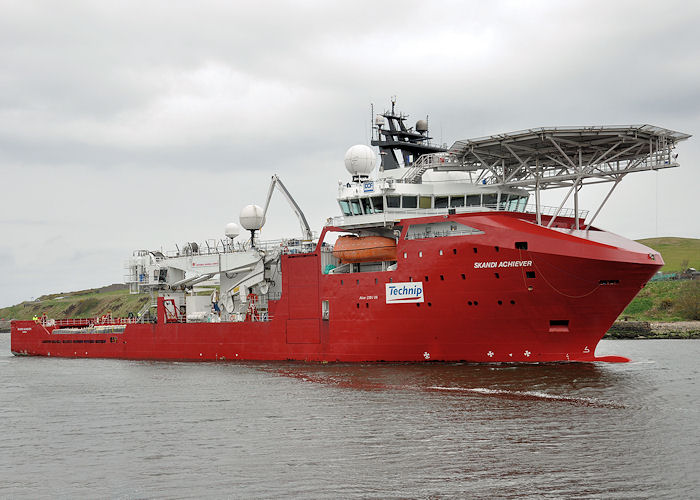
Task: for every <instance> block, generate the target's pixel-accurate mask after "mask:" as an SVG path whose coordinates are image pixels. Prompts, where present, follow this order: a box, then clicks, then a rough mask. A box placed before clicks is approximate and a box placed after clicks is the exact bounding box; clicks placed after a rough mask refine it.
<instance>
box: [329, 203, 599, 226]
mask: <svg viewBox="0 0 700 500" xmlns="http://www.w3.org/2000/svg"><path fill="white" fill-rule="evenodd" d="M557 210H558V211H559V213H558V215H557V218H574V217H576V211H575V210H574V209H573V208H561V209H559V207H553V206H546V205H540V214H542V215H544V216H554V215H555V214H557ZM482 211H500V212H517V213H527V214H535V213H537V206H536V205H534V204H531V205H524V204H522V203H512V202H505V201H504V202H501V203H488V204H484V205H470V206H461V207H445V208H387V209H385V210H384V211H383V212H380V213H374V214H365V215H353V216H344V215H340V216H336V217H331V218H330V219H329V220H328V222H327V223H326V225H327V226H336V227H342V226H345V225H356V224H357V225H361V224H382V223H384V224H385V225H386V223H387V222H396V221H397V220H398V219H403V218H405V219H412V218H417V217H430V216H434V215H448V214H450V213H456V214H462V213H471V212H482ZM588 213H589V211H588V210H579V211H578V218H579V219H584V220H585V218H586V217H588Z"/></svg>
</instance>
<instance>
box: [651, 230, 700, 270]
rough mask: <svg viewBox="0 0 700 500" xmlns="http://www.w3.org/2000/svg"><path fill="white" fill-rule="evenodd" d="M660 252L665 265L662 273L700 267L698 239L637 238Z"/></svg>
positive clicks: (699, 243)
mask: <svg viewBox="0 0 700 500" xmlns="http://www.w3.org/2000/svg"><path fill="white" fill-rule="evenodd" d="M637 241H638V242H639V243H641V244H642V245H646V246H648V247H649V248H653V249H654V250H656V251H657V252H659V253H660V254H661V256H662V257H663V258H664V262H665V263H666V265H665V266H664V267H663V268H662V269H661V271H662V272H664V273H671V272H676V271H683V270H684V269H683V268H682V267H683V264H684V263H685V267H694V268H695V269H700V239H696V238H647V239H644V240H637Z"/></svg>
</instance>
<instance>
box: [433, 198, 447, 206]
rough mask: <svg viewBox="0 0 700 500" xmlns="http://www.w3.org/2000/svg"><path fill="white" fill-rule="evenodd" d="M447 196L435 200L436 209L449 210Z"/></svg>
mask: <svg viewBox="0 0 700 500" xmlns="http://www.w3.org/2000/svg"><path fill="white" fill-rule="evenodd" d="M447 201H448V197H447V196H438V197H436V198H435V208H447Z"/></svg>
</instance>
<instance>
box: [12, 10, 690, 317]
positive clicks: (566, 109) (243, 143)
mask: <svg viewBox="0 0 700 500" xmlns="http://www.w3.org/2000/svg"><path fill="white" fill-rule="evenodd" d="M0 12H1V13H2V15H0V182H1V185H2V194H1V195H0V235H1V238H0V277H1V281H0V307H2V306H7V305H12V304H15V303H18V302H20V301H23V300H29V299H32V298H35V297H38V296H40V295H42V294H45V293H59V292H62V291H63V292H67V291H72V290H78V289H83V288H90V287H97V286H103V285H107V284H110V283H119V282H123V279H124V274H125V272H124V263H125V261H126V259H127V258H128V257H129V256H130V255H131V253H132V251H133V250H136V249H142V248H143V249H160V248H163V249H171V248H174V246H175V245H176V244H178V245H182V243H184V242H186V241H204V240H206V239H209V238H215V239H219V238H222V237H223V231H224V227H225V225H226V223H228V222H237V221H238V214H239V212H240V210H241V208H243V206H245V205H248V204H250V203H256V204H259V205H263V204H264V202H265V196H266V193H267V189H268V186H269V182H270V177H271V176H272V175H273V174H278V175H279V176H280V178H281V179H282V180H283V182H284V183H285V185H286V186H287V188H288V189H289V190H290V191H291V193H292V195H293V196H294V198H295V199H296V201H297V202H298V204H299V205H300V206H301V208H302V209H303V210H304V212H305V214H306V216H307V219H308V220H309V223H310V225H311V226H312V229H314V230H317V231H318V230H320V229H321V227H322V225H323V223H324V221H325V220H326V218H327V217H329V216H333V215H338V208H337V204H336V202H335V198H336V195H337V183H338V181H339V180H344V181H347V180H348V174H347V172H346V170H345V168H344V165H343V157H344V154H345V151H346V150H347V149H348V148H349V147H350V146H352V145H354V144H368V143H369V139H370V119H371V114H370V104H372V103H373V104H374V106H375V111H380V110H384V109H386V108H388V107H389V106H390V97H391V96H396V98H397V106H398V108H399V109H400V110H402V111H403V112H405V113H408V114H409V115H410V117H411V118H410V121H412V120H417V119H419V118H423V117H425V116H426V115H429V121H430V127H431V135H433V137H435V138H436V140H438V141H439V142H445V143H448V144H452V142H454V141H456V140H460V139H466V138H473V137H482V136H485V135H491V134H496V133H501V132H509V131H514V130H521V129H526V128H532V127H544V126H559V125H620V124H643V123H650V124H653V125H657V126H661V127H665V128H670V129H673V130H678V131H682V132H685V133H689V134H693V135H694V136H695V137H693V138H691V139H690V140H688V141H685V142H683V143H681V144H680V145H679V146H678V148H677V150H676V152H677V153H678V154H679V157H678V161H679V162H680V164H681V167H680V168H675V169H667V170H663V171H660V172H648V173H640V174H634V175H632V176H628V177H627V178H626V179H625V181H624V182H622V183H621V185H620V186H619V187H618V188H617V190H616V192H615V193H614V194H613V197H612V198H611V200H610V201H609V202H608V203H607V204H606V206H605V208H604V209H603V211H602V212H601V214H600V215H599V216H598V218H597V219H596V225H597V226H598V227H601V228H604V229H606V230H609V231H612V232H615V233H618V234H622V235H624V236H626V237H629V238H633V239H638V238H645V237H656V236H680V237H689V238H700V217H699V216H700V209H698V203H697V198H698V196H699V193H700V191H699V189H700V168H699V166H698V163H699V162H700V140H699V139H698V137H697V135H698V134H700V29H698V26H700V3H697V2H687V1H665V2H662V3H659V2H654V1H640V0H635V1H610V0H606V1H595V0H585V1H566V2H561V1H549V2H546V1H490V2H483V1H461V2H444V1H431V2H416V1H406V0H404V1H400V2H399V1H386V2H376V1H357V0H355V1H352V2H327V1H294V2H228V1H220V2H219V1H206V0H204V1H198V2H185V1H172V0H171V1H163V2H159V1H149V2H143V1H138V2H129V1H120V2H94V1H92V2H77V1H71V0H68V1H62V2H48V1H47V2H41V1H31V0H29V1H28V0H21V1H12V0H0ZM550 194H551V195H552V196H554V195H555V193H548V196H550ZM604 194H605V190H604V188H603V189H601V188H599V187H597V186H593V187H590V188H588V190H587V189H586V188H584V190H583V191H582V192H581V197H580V205H581V207H582V208H589V209H591V210H592V211H594V210H595V208H597V206H598V204H599V203H600V201H601V200H602V198H603V196H604ZM562 196H563V193H562V192H560V193H558V194H556V196H555V197H554V198H552V200H551V202H550V203H549V204H551V205H558V202H559V200H560V199H561V197H562ZM548 200H549V199H548V198H545V199H544V202H545V203H546V202H547V201H548ZM299 234H300V230H299V229H298V224H297V220H296V218H295V217H294V215H293V213H292V212H291V210H290V209H289V207H288V205H287V204H286V202H285V201H284V199H283V198H282V197H281V196H278V195H277V194H276V195H275V196H274V197H273V201H272V203H271V206H270V211H269V213H268V217H267V223H266V226H265V228H264V229H263V232H262V237H263V238H265V239H274V238H281V237H288V236H297V235H299Z"/></svg>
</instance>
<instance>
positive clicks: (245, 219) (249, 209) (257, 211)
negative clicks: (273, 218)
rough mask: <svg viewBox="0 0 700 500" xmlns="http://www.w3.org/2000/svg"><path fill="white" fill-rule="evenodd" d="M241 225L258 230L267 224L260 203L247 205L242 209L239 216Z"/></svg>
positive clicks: (251, 229) (249, 229)
mask: <svg viewBox="0 0 700 500" xmlns="http://www.w3.org/2000/svg"><path fill="white" fill-rule="evenodd" d="M238 220H239V221H240V222H241V226H243V228H244V229H247V230H248V231H257V230H258V229H260V228H261V227H263V225H264V224H265V217H263V209H262V207H260V206H258V205H246V206H245V207H243V209H242V210H241V215H240V216H239V217H238Z"/></svg>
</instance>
